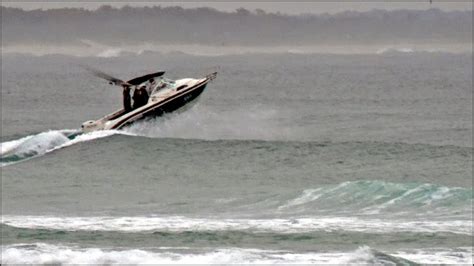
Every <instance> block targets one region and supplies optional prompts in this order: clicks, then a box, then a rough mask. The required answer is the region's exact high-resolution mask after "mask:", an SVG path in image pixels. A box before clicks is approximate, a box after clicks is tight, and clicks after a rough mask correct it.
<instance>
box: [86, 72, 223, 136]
mask: <svg viewBox="0 0 474 266" xmlns="http://www.w3.org/2000/svg"><path fill="white" fill-rule="evenodd" d="M93 72H94V73H95V74H96V75H97V76H99V77H101V78H104V79H106V80H108V81H109V83H110V84H112V85H120V86H123V85H127V86H135V87H136V88H138V87H140V86H148V91H149V99H148V102H147V103H146V104H145V105H143V106H141V107H139V108H136V109H133V110H131V111H128V112H127V111H126V110H125V109H124V108H122V109H120V110H117V111H115V112H113V113H111V114H108V115H106V116H104V117H102V118H100V119H98V120H90V121H86V122H84V123H83V124H82V126H81V128H82V132H84V133H87V132H92V131H97V130H110V129H120V128H123V127H125V126H128V125H130V124H132V123H134V122H136V121H139V120H142V119H145V118H150V117H158V116H162V115H163V114H166V113H171V112H173V111H176V110H178V109H180V108H181V107H183V106H185V105H188V104H189V103H190V102H192V101H193V100H195V99H196V98H198V96H199V95H200V94H201V93H202V92H203V91H204V89H205V88H206V86H207V84H208V83H209V82H210V81H212V80H213V79H215V78H216V76H217V72H214V73H211V74H209V75H206V76H205V77H203V78H197V79H194V78H184V79H177V80H171V79H167V78H164V77H162V75H163V74H164V73H165V72H156V73H152V74H147V75H144V76H141V77H138V78H134V79H132V80H129V81H127V82H124V81H122V80H120V79H117V78H114V77H112V76H109V75H107V74H105V73H103V72H100V71H97V70H93ZM156 78H158V79H156ZM155 79H156V82H153V83H149V80H155Z"/></svg>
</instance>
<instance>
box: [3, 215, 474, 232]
mask: <svg viewBox="0 0 474 266" xmlns="http://www.w3.org/2000/svg"><path fill="white" fill-rule="evenodd" d="M2 223H3V224H6V225H10V226H14V227H19V228H31V229H56V230H69V231H76V230H81V231H82V230H87V231H95V230H97V231H125V232H140V231H175V232H180V231H226V230H236V231H237V230H249V231H254V232H279V233H302V232H314V231H327V232H330V231H353V232H368V233H387V232H451V233H455V234H467V235H472V221H471V220H425V221H419V220H415V221H413V220H401V219H390V220H386V219H370V218H359V217H328V216H326V217H305V218H294V219H280V218H279V219H225V218H222V219H219V218H191V217H184V216H168V217H145V216H131V217H111V216H104V217H54V216H10V215H4V216H2Z"/></svg>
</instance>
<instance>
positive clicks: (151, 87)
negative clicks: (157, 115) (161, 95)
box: [147, 78, 156, 95]
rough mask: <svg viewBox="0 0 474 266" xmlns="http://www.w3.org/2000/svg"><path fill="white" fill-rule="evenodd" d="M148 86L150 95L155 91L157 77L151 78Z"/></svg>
mask: <svg viewBox="0 0 474 266" xmlns="http://www.w3.org/2000/svg"><path fill="white" fill-rule="evenodd" d="M148 82H149V83H148V88H147V92H148V95H151V93H152V92H153V89H154V87H155V85H156V83H155V79H154V78H151V79H150V80H148Z"/></svg>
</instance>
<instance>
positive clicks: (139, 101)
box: [133, 86, 149, 109]
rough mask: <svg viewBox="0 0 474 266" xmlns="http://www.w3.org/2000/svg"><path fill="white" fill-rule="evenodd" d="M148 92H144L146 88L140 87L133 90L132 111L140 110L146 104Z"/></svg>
mask: <svg viewBox="0 0 474 266" xmlns="http://www.w3.org/2000/svg"><path fill="white" fill-rule="evenodd" d="M148 98H149V96H148V92H147V91H146V86H140V87H139V88H138V89H135V92H134V93H133V109H137V108H140V107H142V106H144V105H145V104H147V103H148Z"/></svg>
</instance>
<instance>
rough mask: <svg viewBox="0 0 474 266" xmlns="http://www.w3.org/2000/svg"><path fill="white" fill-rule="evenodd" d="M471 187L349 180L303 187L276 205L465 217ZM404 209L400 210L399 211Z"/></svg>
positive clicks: (297, 209) (285, 208) (288, 208)
mask: <svg viewBox="0 0 474 266" xmlns="http://www.w3.org/2000/svg"><path fill="white" fill-rule="evenodd" d="M472 203H473V192H472V189H468V188H460V187H446V186H440V185H435V184H419V183H391V182H385V181H379V180H372V181H365V180H364V181H348V182H344V183H341V184H337V185H327V186H322V187H319V188H315V189H307V190H304V191H303V192H302V193H301V194H300V195H299V196H297V197H296V198H293V199H290V200H288V201H287V202H286V203H285V204H283V205H281V206H279V207H278V210H279V211H282V212H283V211H284V212H290V213H299V212H303V213H304V212H307V211H308V210H310V209H313V208H314V209H317V210H318V212H319V213H324V212H325V211H327V212H328V213H332V214H334V213H339V214H344V213H353V212H354V210H355V209H357V210H359V214H360V215H373V214H379V213H385V214H392V215H396V214H401V215H403V214H404V212H407V211H410V210H414V209H415V210H416V211H413V212H411V213H412V215H415V216H416V215H420V216H426V215H430V214H431V215H434V216H444V217H446V216H448V215H450V216H451V217H452V216H461V217H463V216H465V214H466V213H467V214H469V213H471V212H472V209H471V207H472ZM401 211H403V212H401Z"/></svg>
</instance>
